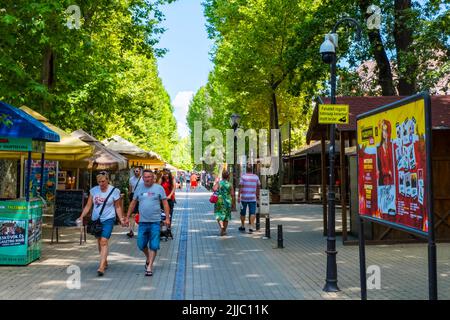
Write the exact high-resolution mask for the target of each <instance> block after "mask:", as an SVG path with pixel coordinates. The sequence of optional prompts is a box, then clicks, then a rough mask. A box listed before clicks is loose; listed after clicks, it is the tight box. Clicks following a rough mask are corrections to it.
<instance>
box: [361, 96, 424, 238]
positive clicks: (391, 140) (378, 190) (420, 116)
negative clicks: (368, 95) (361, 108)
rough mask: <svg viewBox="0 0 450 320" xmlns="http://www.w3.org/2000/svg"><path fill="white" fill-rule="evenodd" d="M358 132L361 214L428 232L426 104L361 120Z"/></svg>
mask: <svg viewBox="0 0 450 320" xmlns="http://www.w3.org/2000/svg"><path fill="white" fill-rule="evenodd" d="M383 110H384V111H383ZM357 131H358V202H359V214H360V215H361V216H370V217H372V218H376V219H380V220H383V221H387V222H390V223H394V224H396V225H398V226H400V227H406V228H412V229H414V230H417V231H420V232H422V233H423V232H425V233H428V212H427V203H426V201H427V200H426V199H427V197H426V192H427V190H426V188H425V186H426V185H427V184H426V181H427V166H426V164H427V155H426V139H428V138H429V137H427V136H426V122H425V100H424V99H423V98H421V99H420V100H416V101H413V102H408V103H405V104H401V105H398V106H393V107H387V108H386V109H384V108H381V109H380V112H377V113H371V114H369V115H367V116H364V115H361V117H360V118H358V120H357Z"/></svg>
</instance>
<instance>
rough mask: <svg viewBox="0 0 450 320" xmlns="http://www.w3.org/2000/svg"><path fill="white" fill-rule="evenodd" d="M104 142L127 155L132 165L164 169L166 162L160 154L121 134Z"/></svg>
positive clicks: (129, 163)
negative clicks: (147, 149)
mask: <svg viewBox="0 0 450 320" xmlns="http://www.w3.org/2000/svg"><path fill="white" fill-rule="evenodd" d="M102 143H103V144H104V145H105V146H106V147H108V148H109V149H112V150H114V151H116V152H118V153H120V154H121V155H123V156H124V157H126V158H127V159H128V165H129V166H130V167H136V166H140V167H144V168H145V169H150V170H155V169H158V170H162V169H163V168H164V166H165V164H166V163H165V161H164V160H163V159H162V158H161V156H160V155H159V154H157V153H155V152H152V151H145V150H143V149H141V148H139V147H138V146H136V145H134V144H132V143H131V142H129V141H128V140H125V139H124V138H122V137H121V136H117V135H115V136H112V137H111V138H108V139H105V140H103V141H102Z"/></svg>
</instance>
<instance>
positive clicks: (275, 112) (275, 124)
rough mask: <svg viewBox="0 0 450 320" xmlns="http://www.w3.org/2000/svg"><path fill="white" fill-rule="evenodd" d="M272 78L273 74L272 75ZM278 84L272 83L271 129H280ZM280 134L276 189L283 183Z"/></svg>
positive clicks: (279, 138)
mask: <svg viewBox="0 0 450 320" xmlns="http://www.w3.org/2000/svg"><path fill="white" fill-rule="evenodd" d="M272 79H273V76H272ZM277 87H278V85H276V84H275V85H274V84H273V85H272V114H273V122H272V125H273V127H271V129H278V130H279V129H280V127H279V122H278V105H277V95H276V92H275V91H276V88H277ZM281 147H282V146H281V135H280V134H279V135H278V181H277V182H278V186H277V189H278V191H280V190H281V185H282V183H283V155H282V148H281Z"/></svg>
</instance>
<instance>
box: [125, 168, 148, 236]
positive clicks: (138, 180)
mask: <svg viewBox="0 0 450 320" xmlns="http://www.w3.org/2000/svg"><path fill="white" fill-rule="evenodd" d="M133 172H134V175H133V176H132V177H130V180H129V184H128V199H129V203H131V201H133V194H134V190H136V189H137V187H138V186H139V185H141V184H144V180H142V176H141V169H140V168H138V167H136V168H134V170H133ZM138 208H139V206H138V205H136V206H135V209H134V210H133V212H132V213H131V214H132V217H131V221H130V230H129V232H128V233H127V236H128V237H129V238H133V237H134V225H135V219H134V217H135V215H136V214H138V213H139V209H138Z"/></svg>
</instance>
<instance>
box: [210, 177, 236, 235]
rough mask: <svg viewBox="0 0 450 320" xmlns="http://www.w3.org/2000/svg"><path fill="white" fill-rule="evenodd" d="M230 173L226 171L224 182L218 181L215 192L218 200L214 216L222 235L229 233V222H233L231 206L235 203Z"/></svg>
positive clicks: (214, 188)
mask: <svg viewBox="0 0 450 320" xmlns="http://www.w3.org/2000/svg"><path fill="white" fill-rule="evenodd" d="M229 179H230V173H229V172H228V171H224V172H223V173H222V180H221V181H219V180H216V183H215V184H214V187H213V191H215V192H217V195H218V200H217V202H216V204H215V205H214V215H215V216H216V219H217V222H218V223H219V228H220V235H221V236H224V235H225V234H226V233H227V227H228V221H229V220H231V204H232V203H233V202H232V201H234V189H233V186H232V185H231V183H230V181H229Z"/></svg>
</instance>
